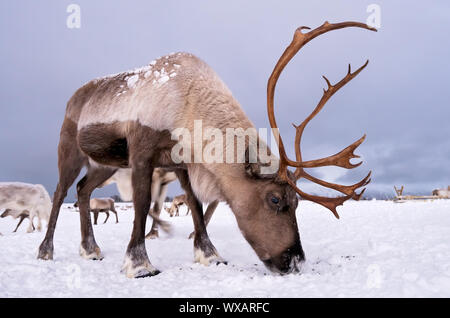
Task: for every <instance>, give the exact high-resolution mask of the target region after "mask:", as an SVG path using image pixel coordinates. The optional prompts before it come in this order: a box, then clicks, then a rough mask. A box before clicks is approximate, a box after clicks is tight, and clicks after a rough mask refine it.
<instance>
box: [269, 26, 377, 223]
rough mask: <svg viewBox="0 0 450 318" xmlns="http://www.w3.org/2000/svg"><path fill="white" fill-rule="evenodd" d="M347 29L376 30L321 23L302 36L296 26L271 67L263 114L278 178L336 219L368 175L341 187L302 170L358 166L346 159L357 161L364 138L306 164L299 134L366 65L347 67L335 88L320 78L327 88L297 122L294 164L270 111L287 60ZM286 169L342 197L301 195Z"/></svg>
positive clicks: (298, 177)
mask: <svg viewBox="0 0 450 318" xmlns="http://www.w3.org/2000/svg"><path fill="white" fill-rule="evenodd" d="M347 27H358V28H364V29H368V30H371V31H377V30H376V29H375V28H372V27H369V26H368V25H366V24H363V23H358V22H343V23H335V24H330V23H328V22H325V23H324V24H323V25H321V26H320V27H318V28H316V29H314V30H312V31H310V32H308V33H303V32H302V30H305V29H310V28H308V27H305V26H302V27H299V28H298V29H297V30H296V31H295V34H294V38H293V40H292V42H291V44H290V45H289V46H288V47H287V48H286V50H285V51H284V53H283V55H282V56H281V57H280V59H279V60H278V63H277V65H276V66H275V68H274V70H273V72H272V75H271V76H270V78H269V82H268V84H267V112H268V116H269V122H270V126H271V127H272V131H273V132H274V134H276V135H277V136H278V138H277V144H278V149H279V153H280V163H279V170H278V175H279V176H280V178H281V179H283V180H285V181H286V182H288V183H289V184H290V185H291V186H292V187H293V188H294V189H295V191H296V192H297V193H298V194H299V195H300V196H301V197H302V198H303V199H306V200H309V201H313V202H316V203H318V204H321V205H323V206H324V207H326V208H328V209H330V210H331V212H333V214H334V215H335V216H336V218H339V215H338V213H337V211H336V207H337V206H339V205H341V204H343V203H344V202H345V201H346V200H348V199H350V198H353V199H355V200H359V199H360V197H361V196H362V194H363V192H364V190H365V189H363V190H362V191H361V192H360V193H358V194H357V193H356V192H355V191H356V190H357V189H358V188H360V187H363V186H365V185H367V184H368V183H369V182H370V179H369V178H370V174H371V173H369V174H368V175H367V176H366V177H365V178H364V179H363V180H361V181H360V182H358V183H356V184H354V185H351V186H344V185H339V184H334V183H329V182H326V181H323V180H320V179H318V178H315V177H313V176H311V175H310V174H308V173H307V172H305V171H304V168H315V167H323V166H338V167H342V168H347V169H353V168H356V167H358V166H359V165H360V164H361V163H362V162H360V163H357V164H352V163H351V162H350V159H352V158H359V156H357V155H355V154H354V151H355V149H356V148H357V147H358V146H359V145H360V144H361V143H362V142H363V141H364V139H365V137H366V136H365V135H364V136H363V137H362V138H360V139H359V140H357V141H355V142H354V143H353V144H351V145H350V146H348V147H347V148H345V149H344V150H342V151H340V152H339V153H337V154H335V155H333V156H329V157H326V158H322V159H317V160H310V161H302V155H301V150H300V142H301V138H302V135H303V131H304V130H305V127H306V125H307V124H308V123H309V122H310V121H311V120H312V119H313V118H314V117H315V116H316V115H317V114H318V113H319V112H320V111H321V110H322V108H323V107H324V106H325V104H326V102H327V101H328V100H329V99H330V98H331V96H333V95H334V94H335V93H336V92H337V91H338V90H339V89H340V88H342V87H343V86H344V85H345V84H347V83H348V82H350V81H351V80H352V79H353V78H355V77H356V76H357V75H358V74H359V73H360V72H361V71H362V70H363V69H364V68H365V67H366V66H367V64H368V63H369V61H367V62H366V63H365V64H364V65H363V66H361V67H360V68H359V69H357V70H356V71H355V72H353V73H352V72H351V67H350V65H349V68H348V73H347V75H346V76H345V77H344V78H343V79H342V80H341V81H339V82H338V83H336V84H335V85H332V84H331V83H330V81H329V80H328V79H327V78H326V77H325V76H324V77H323V78H324V79H325V81H326V82H327V85H328V87H327V89H324V93H323V96H322V98H321V99H320V101H319V103H318V105H317V106H316V108H315V109H314V111H313V112H312V113H311V114H310V115H309V116H308V117H307V118H306V119H305V120H304V121H303V122H302V123H301V125H299V126H295V125H294V127H295V129H296V136H295V153H296V161H293V160H290V159H289V158H288V157H287V155H286V150H285V148H284V144H283V140H282V139H281V136H279V135H278V130H277V129H278V126H277V123H276V120H275V112H274V95H275V87H276V84H277V81H278V78H279V76H280V74H281V72H282V71H283V69H284V68H285V66H286V65H287V64H288V63H289V61H290V60H291V59H292V58H293V57H294V56H295V54H297V52H298V51H299V50H300V49H301V48H302V47H303V46H304V45H305V44H306V43H308V42H309V41H311V40H312V39H314V38H315V37H317V36H319V35H321V34H324V33H326V32H329V31H332V30H337V29H342V28H347ZM288 166H291V167H296V168H297V169H296V171H295V177H296V180H298V179H300V178H302V177H303V178H305V179H307V180H310V181H312V182H314V183H317V184H319V185H322V186H324V187H327V188H331V189H334V190H337V191H339V192H341V193H343V194H345V196H340V197H337V198H327V197H320V196H314V195H310V194H307V193H304V192H303V191H302V190H300V189H299V188H298V187H297V186H296V184H295V182H294V181H292V180H291V179H290V178H289V177H288V174H287V168H288Z"/></svg>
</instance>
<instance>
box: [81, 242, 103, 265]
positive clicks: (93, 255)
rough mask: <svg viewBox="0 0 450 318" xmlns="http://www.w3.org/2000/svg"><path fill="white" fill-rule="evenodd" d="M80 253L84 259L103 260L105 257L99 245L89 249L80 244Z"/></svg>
mask: <svg viewBox="0 0 450 318" xmlns="http://www.w3.org/2000/svg"><path fill="white" fill-rule="evenodd" d="M80 255H81V257H83V258H84V259H89V260H94V261H101V260H102V259H103V255H102V252H101V251H100V248H99V247H98V246H97V247H95V248H94V249H93V251H87V250H86V249H85V248H84V247H83V246H82V245H80Z"/></svg>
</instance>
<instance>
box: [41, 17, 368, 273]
mask: <svg viewBox="0 0 450 318" xmlns="http://www.w3.org/2000/svg"><path fill="white" fill-rule="evenodd" d="M347 27H358V28H364V29H369V30H373V31H376V30H375V29H373V28H371V27H369V26H367V25H365V24H362V23H356V22H345V23H337V24H330V23H328V22H326V23H325V24H323V25H322V26H320V27H319V28H317V29H314V30H312V31H309V32H308V33H303V30H305V29H307V28H306V27H301V28H299V29H297V31H296V32H295V34H294V38H293V40H292V43H291V44H290V45H289V46H288V48H287V49H286V50H285V52H284V53H283V55H282V56H281V58H280V59H279V61H278V63H277V65H276V66H275V69H274V71H273V73H272V75H271V76H270V78H269V82H268V86H267V110H268V116H269V122H270V126H271V127H272V129H273V131H274V132H275V133H276V132H277V124H276V121H275V115H274V93H275V86H276V82H277V80H278V77H279V76H280V74H281V72H282V70H283V69H284V67H285V66H286V65H287V63H288V62H289V61H290V60H291V59H292V58H293V57H294V55H295V54H296V53H297V52H298V50H300V49H301V48H302V47H303V46H304V45H305V44H306V43H308V42H309V41H311V40H312V39H314V38H316V37H317V36H319V35H321V34H323V33H326V32H329V31H332V30H337V29H342V28H347ZM366 65H367V63H366V64H365V65H364V66H362V67H361V68H359V69H358V70H357V71H356V72H354V73H352V72H351V70H350V69H349V71H348V73H347V75H346V76H345V77H344V78H343V79H342V80H341V81H339V82H338V83H336V84H334V85H332V84H331V83H330V82H329V81H328V79H326V78H325V80H326V82H327V84H328V87H327V89H325V90H324V93H323V97H322V99H321V100H320V102H319V104H318V105H317V107H316V108H315V110H314V111H313V113H312V114H311V115H310V116H308V117H307V118H306V120H305V121H304V122H303V123H302V124H301V125H299V126H297V128H296V129H297V134H296V143H295V150H296V160H291V159H289V158H288V157H287V156H286V151H285V148H284V144H283V141H282V139H281V138H279V139H278V148H279V156H280V159H279V161H278V160H277V159H276V157H275V156H274V155H273V154H272V153H271V152H270V148H269V147H267V145H266V144H265V143H264V141H263V140H262V138H259V136H256V139H253V138H246V137H244V138H243V139H242V138H241V139H240V140H241V141H242V140H244V142H243V144H241V146H242V145H243V147H241V146H239V144H238V145H236V143H229V142H225V143H222V144H221V148H220V147H216V148H215V149H214V150H215V151H214V153H215V154H219V155H220V154H221V153H222V154H228V153H231V154H232V155H230V157H228V156H227V161H226V162H224V161H220V160H219V161H210V160H209V159H208V160H203V159H202V153H201V152H200V155H199V152H198V147H199V145H200V146H206V149H210V148H208V147H209V146H211V143H212V142H213V139H214V140H215V141H217V139H215V138H211V139H209V140H204V139H202V140H200V142H198V141H197V142H196V141H195V136H196V135H198V134H199V132H198V131H197V130H198V129H196V128H197V127H198V123H199V121H201V122H202V123H203V126H202V127H205V128H202V130H201V132H203V133H205V134H204V136H206V135H208V131H207V130H206V128H207V127H215V128H217V129H219V131H220V132H222V133H223V134H224V135H225V133H226V131H230V130H231V131H233V130H234V131H236V130H243V131H247V130H251V131H253V130H255V128H254V126H253V124H252V123H251V122H250V120H249V119H248V118H247V116H246V115H245V113H244V111H243V110H242V108H241V107H240V105H239V103H238V102H237V101H236V100H235V99H234V97H233V96H232V94H231V92H230V90H229V89H228V88H227V87H226V85H225V84H224V83H223V82H222V81H221V80H220V78H219V77H218V76H217V75H216V73H215V72H214V71H213V70H212V69H211V68H210V67H209V66H208V65H207V64H206V63H205V62H203V61H202V60H200V59H199V58H197V57H195V56H193V55H191V54H186V53H178V54H171V55H168V56H165V57H162V58H160V59H158V60H156V61H154V62H151V63H150V65H148V66H146V67H144V68H141V69H136V70H134V71H130V72H125V73H120V74H117V75H113V76H109V77H104V78H99V79H96V80H93V81H91V82H89V83H87V84H86V85H84V86H83V87H82V88H80V89H79V90H78V91H77V92H76V93H75V94H74V95H73V97H72V98H71V99H70V100H69V102H68V105H67V109H66V115H65V118H64V122H63V125H62V128H61V135H60V143H59V146H58V168H59V173H60V176H59V182H58V186H57V188H56V192H55V195H54V201H53V208H52V212H51V217H50V221H49V226H48V230H47V233H46V236H45V238H44V241H43V242H42V243H41V245H40V247H39V254H38V258H40V259H52V258H53V235H54V231H55V226H56V221H57V218H58V214H59V210H60V206H61V204H62V202H63V199H64V197H65V196H66V194H67V190H68V188H69V187H70V186H71V184H72V183H73V182H74V180H75V179H76V177H77V176H78V174H79V173H80V171H81V168H82V167H83V165H85V166H87V174H86V176H84V178H82V180H81V181H80V182H79V183H78V184H77V193H78V202H79V208H80V220H81V237H82V239H81V251H82V253H81V255H82V256H84V257H85V258H88V259H99V258H102V256H101V252H100V248H99V247H98V245H97V243H96V241H95V238H94V233H93V229H92V225H91V222H90V218H89V198H90V195H91V192H92V191H93V190H94V189H95V188H96V187H98V186H99V185H101V184H102V183H103V182H105V181H106V180H107V179H108V178H110V177H111V176H112V175H113V174H114V173H115V172H116V171H117V169H119V168H131V169H132V177H131V179H132V187H133V204H134V210H135V219H134V224H133V232H132V235H131V239H130V242H129V244H128V247H127V251H126V256H125V261H124V265H123V268H122V270H123V272H124V273H125V275H126V276H127V277H145V276H152V275H156V274H158V273H159V271H158V270H157V269H156V268H155V267H153V265H152V264H151V263H150V260H149V258H148V256H147V251H146V248H145V223H146V219H147V213H148V211H149V208H150V202H151V193H150V192H151V191H150V188H151V184H152V175H153V171H154V169H155V168H157V167H161V168H165V169H172V170H173V171H175V173H176V175H177V177H178V179H179V181H180V183H181V186H182V188H183V190H184V191H185V193H186V196H187V201H188V205H189V207H190V209H191V211H192V213H191V214H192V218H193V221H194V230H195V236H194V256H195V261H196V262H200V263H202V264H206V265H207V264H210V263H217V262H223V259H222V258H221V257H220V256H219V254H218V253H217V251H216V249H215V247H214V245H213V244H212V243H211V241H210V239H209V237H208V234H207V232H206V227H205V222H204V218H203V211H202V205H201V202H206V203H209V202H213V201H215V200H217V201H225V202H226V203H227V204H228V205H229V206H230V208H231V210H232V211H233V213H234V215H235V217H236V220H237V224H238V226H239V228H240V230H241V233H242V234H243V235H244V237H245V239H246V240H247V241H248V242H249V244H250V245H251V246H252V248H253V249H254V250H255V252H256V254H257V255H258V257H259V258H260V259H261V261H262V262H263V263H264V264H265V265H266V266H267V267H268V268H269V269H271V270H273V271H275V272H278V273H290V272H296V271H298V270H299V266H300V265H301V263H302V262H303V261H304V252H303V249H302V246H301V243H300V235H299V233H298V227H297V220H296V215H295V211H296V208H297V205H298V199H297V195H300V196H301V197H302V198H303V199H306V200H311V201H313V202H317V203H319V204H321V205H323V206H325V207H327V208H328V209H330V210H331V211H332V212H333V213H334V215H335V216H336V217H337V216H338V214H337V211H336V207H337V206H338V205H341V204H343V203H344V202H345V201H346V200H349V199H351V198H353V199H359V198H360V196H361V194H362V192H360V193H358V194H357V193H356V192H355V191H356V189H358V188H360V187H362V186H364V185H366V184H367V183H368V182H369V176H367V177H366V178H364V179H363V180H362V181H361V182H358V183H357V184H354V185H351V186H342V185H337V184H333V183H328V182H325V181H322V180H320V179H317V178H315V177H313V176H312V175H310V174H308V173H307V172H306V171H304V170H303V169H304V168H314V167H322V166H339V167H344V168H349V169H350V168H354V167H356V166H358V165H359V164H351V163H350V159H351V158H355V157H356V156H355V155H354V154H353V151H354V150H355V148H356V147H357V146H359V145H360V144H361V143H362V141H363V140H364V137H363V138H361V139H359V140H358V141H356V142H355V143H353V144H351V145H350V146H349V147H347V148H345V149H344V150H342V151H341V152H339V153H337V154H335V155H333V156H330V157H327V158H322V159H317V160H308V161H304V160H303V159H302V156H301V151H300V141H301V137H302V133H303V130H304V128H305V127H306V125H307V124H308V122H309V121H310V120H311V119H312V118H313V117H314V116H315V115H316V114H317V113H318V112H319V111H320V110H321V109H322V108H323V107H324V105H325V103H326V102H327V101H328V99H329V98H330V97H331V96H332V95H334V94H335V93H336V92H337V91H338V90H339V89H340V88H342V87H343V86H344V85H345V84H346V83H348V82H349V81H351V80H352V79H353V78H354V77H355V76H356V75H357V74H359V73H360V72H361V70H362V69H363V68H364V67H365V66H366ZM180 129H181V131H183V132H185V135H183V136H182V140H180V139H181V138H180ZM195 132H196V133H195ZM194 133H195V134H194ZM188 135H190V136H194V140H192V139H189V138H184V137H185V136H188ZM177 137H178V138H177ZM217 137H218V138H219V136H217ZM235 137H236V138H238V136H237V135H236V136H235ZM236 138H234V139H233V140H235V139H236ZM255 145H257V146H258V147H259V149H263V151H262V154H265V155H268V156H269V158H270V160H269V162H270V164H269V169H266V168H267V166H268V164H267V162H266V161H265V159H264V158H262V157H263V155H258V156H257V158H254V157H255V151H254V150H255ZM241 148H244V149H245V154H248V156H244V154H243V153H242V152H241V151H234V150H242V149H241ZM191 150H194V151H191ZM180 157H182V160H180ZM242 158H244V160H241V159H242ZM228 159H230V160H231V161H228ZM255 159H256V160H255ZM289 166H290V167H295V168H296V171H295V173H292V172H290V171H288V169H287V168H288V167H289ZM273 167H275V168H278V169H275V171H274V172H273V173H268V172H269V171H270V170H272V169H273ZM302 177H303V178H305V179H307V180H310V181H312V182H315V183H318V184H320V185H322V186H325V187H329V188H332V189H335V190H337V191H339V192H342V193H343V194H344V196H340V197H336V198H327V197H318V196H313V195H309V194H307V193H304V192H303V191H301V190H300V189H299V188H297V186H296V181H297V180H298V179H300V178H302Z"/></svg>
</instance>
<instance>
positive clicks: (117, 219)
mask: <svg viewBox="0 0 450 318" xmlns="http://www.w3.org/2000/svg"><path fill="white" fill-rule="evenodd" d="M111 211H112V213H114V214H115V215H116V224H117V223H119V218H118V217H117V211H116V209H115V208H114V205H113V206H112V207H111Z"/></svg>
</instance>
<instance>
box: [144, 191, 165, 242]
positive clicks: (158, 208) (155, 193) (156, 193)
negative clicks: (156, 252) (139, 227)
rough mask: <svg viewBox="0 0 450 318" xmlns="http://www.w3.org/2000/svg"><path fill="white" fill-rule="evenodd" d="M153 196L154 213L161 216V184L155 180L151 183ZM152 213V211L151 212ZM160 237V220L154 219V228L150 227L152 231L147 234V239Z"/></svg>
mask: <svg viewBox="0 0 450 318" xmlns="http://www.w3.org/2000/svg"><path fill="white" fill-rule="evenodd" d="M151 190H152V193H151V196H152V199H153V201H154V202H155V204H154V205H153V209H152V213H153V214H155V216H157V217H159V215H160V214H161V205H160V201H161V190H162V189H161V184H160V183H159V182H153V183H152V185H151ZM149 215H150V213H149ZM150 216H151V215H150ZM157 237H159V233H158V222H157V221H156V220H155V219H153V223H152V228H151V229H150V232H148V233H147V235H146V236H145V238H146V239H155V238H157Z"/></svg>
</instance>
